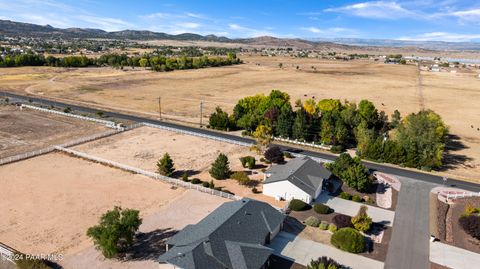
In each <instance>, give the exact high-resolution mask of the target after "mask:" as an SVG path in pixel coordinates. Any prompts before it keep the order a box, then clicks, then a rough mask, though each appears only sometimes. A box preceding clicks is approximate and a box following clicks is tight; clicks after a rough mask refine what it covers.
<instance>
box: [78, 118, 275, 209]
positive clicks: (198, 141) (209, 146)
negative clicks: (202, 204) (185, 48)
mask: <svg viewBox="0 0 480 269" xmlns="http://www.w3.org/2000/svg"><path fill="white" fill-rule="evenodd" d="M74 149H75V150H78V151H81V152H86V153H88V154H91V155H94V156H98V157H101V158H104V159H108V160H113V161H115V162H119V163H123V164H127V165H131V166H134V167H138V168H142V169H145V170H148V171H156V170H157V166H156V163H157V161H158V160H159V159H160V158H161V157H162V156H163V154H165V153H168V154H169V155H170V156H171V157H172V159H173V162H174V163H175V169H176V170H177V171H176V173H175V174H174V176H176V177H181V175H183V173H184V172H185V171H186V172H187V173H189V175H190V179H192V178H199V179H201V180H203V181H211V180H213V181H214V183H215V186H216V187H224V188H225V189H228V190H229V191H231V192H233V193H235V194H236V195H238V196H246V197H252V198H256V199H260V200H264V201H267V202H269V203H271V204H274V205H277V206H283V202H279V201H275V200H274V199H273V198H271V197H267V196H264V195H261V194H254V193H252V191H251V188H249V187H246V186H240V185H239V184H238V183H237V182H236V181H234V180H232V179H227V180H214V179H213V178H212V177H211V176H210V174H209V173H208V170H209V169H210V167H211V164H212V163H213V161H214V160H215V159H216V158H217V157H218V155H219V154H220V153H224V154H225V155H227V157H228V159H229V161H230V169H231V170H233V171H240V170H245V169H244V168H243V167H242V165H241V163H240V160H239V158H240V157H243V156H247V155H251V156H254V157H255V158H256V159H257V163H259V161H258V160H259V159H260V157H261V156H260V155H258V154H257V153H256V152H253V151H251V150H250V149H249V148H248V147H244V146H238V145H233V144H230V143H225V142H219V141H215V140H211V139H207V138H202V137H197V136H191V135H184V134H180V133H176V132H171V131H166V130H161V129H156V128H151V127H140V128H136V129H133V130H130V131H127V132H123V133H121V134H118V135H114V136H110V137H107V138H103V139H99V140H96V141H93V142H89V143H86V144H83V145H79V146H76V147H74ZM258 167H259V168H261V167H263V166H262V165H261V164H259V166H258ZM265 167H266V166H265ZM254 173H255V174H253V175H251V176H250V178H251V179H254V180H258V181H261V180H263V173H262V172H261V171H260V169H255V170H254ZM257 189H259V190H261V189H262V188H261V184H259V185H258V186H257Z"/></svg>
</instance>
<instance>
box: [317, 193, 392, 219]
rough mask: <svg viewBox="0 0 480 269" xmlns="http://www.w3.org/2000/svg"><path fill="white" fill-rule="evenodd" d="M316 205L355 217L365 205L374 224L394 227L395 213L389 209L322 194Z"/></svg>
mask: <svg viewBox="0 0 480 269" xmlns="http://www.w3.org/2000/svg"><path fill="white" fill-rule="evenodd" d="M315 203H323V204H326V205H328V206H329V207H331V208H333V209H334V210H335V212H337V213H342V214H345V215H349V216H355V215H356V214H357V212H358V210H359V209H360V206H362V205H365V206H367V208H368V211H367V213H368V215H369V216H370V217H371V218H372V220H373V221H374V222H378V223H382V224H383V225H386V226H390V227H391V226H392V224H393V219H394V217H395V212H394V211H391V210H387V209H382V208H378V207H375V206H370V205H366V204H362V203H357V202H353V201H350V200H345V199H342V198H337V197H333V196H330V195H328V194H326V193H322V194H321V195H319V196H318V197H317V199H315Z"/></svg>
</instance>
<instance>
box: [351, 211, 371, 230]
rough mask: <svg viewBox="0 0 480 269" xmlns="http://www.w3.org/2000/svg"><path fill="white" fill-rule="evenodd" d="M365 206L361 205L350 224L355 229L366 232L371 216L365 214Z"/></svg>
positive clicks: (369, 226) (369, 225) (368, 228)
mask: <svg viewBox="0 0 480 269" xmlns="http://www.w3.org/2000/svg"><path fill="white" fill-rule="evenodd" d="M367 209H368V208H367V207H366V206H361V207H360V209H359V210H358V213H357V215H356V216H355V217H353V218H352V224H353V227H355V229H357V230H359V231H361V232H366V231H368V230H370V228H371V227H372V218H371V217H369V216H368V214H367Z"/></svg>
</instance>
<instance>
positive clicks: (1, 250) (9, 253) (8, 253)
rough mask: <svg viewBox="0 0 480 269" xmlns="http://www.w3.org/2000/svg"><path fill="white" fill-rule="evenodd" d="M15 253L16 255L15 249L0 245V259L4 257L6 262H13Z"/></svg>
mask: <svg viewBox="0 0 480 269" xmlns="http://www.w3.org/2000/svg"><path fill="white" fill-rule="evenodd" d="M15 253H18V251H16V250H15V249H13V248H11V247H9V246H7V245H5V244H3V243H0V258H1V257H4V258H5V259H7V260H8V261H10V262H14V255H15Z"/></svg>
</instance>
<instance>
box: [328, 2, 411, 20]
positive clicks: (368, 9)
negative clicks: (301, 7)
mask: <svg viewBox="0 0 480 269" xmlns="http://www.w3.org/2000/svg"><path fill="white" fill-rule="evenodd" d="M324 11H325V12H339V13H344V14H348V15H352V16H358V17H364V18H374V19H397V18H403V17H408V16H414V15H416V13H415V12H413V11H411V10H408V9H406V8H404V7H403V6H402V5H400V4H398V3H397V2H393V1H373V2H363V3H357V4H352V5H347V6H343V7H338V8H328V9H325V10H324Z"/></svg>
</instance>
